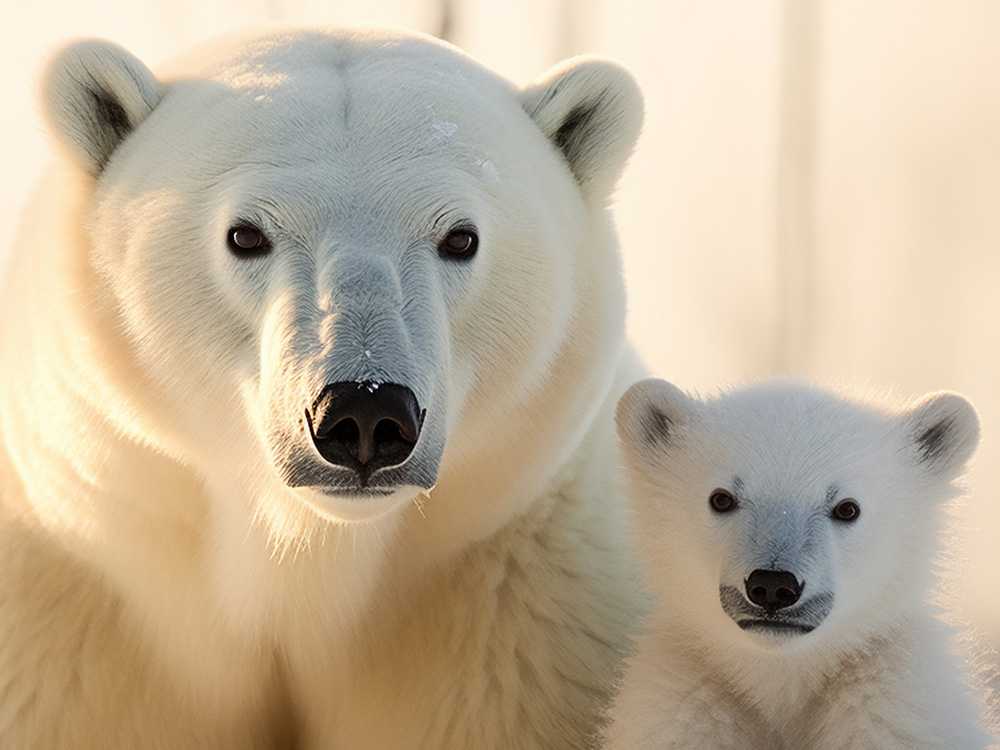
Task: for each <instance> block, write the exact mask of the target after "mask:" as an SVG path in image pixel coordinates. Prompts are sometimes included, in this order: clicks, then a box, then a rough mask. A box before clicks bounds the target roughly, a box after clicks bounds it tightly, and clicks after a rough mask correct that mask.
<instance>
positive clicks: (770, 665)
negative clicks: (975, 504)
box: [606, 380, 995, 750]
mask: <svg viewBox="0 0 1000 750" xmlns="http://www.w3.org/2000/svg"><path fill="white" fill-rule="evenodd" d="M617 421H618V425H619V432H620V435H621V438H622V444H623V451H624V454H625V465H626V467H627V484H628V487H629V495H630V499H631V501H632V510H633V513H634V524H633V525H634V529H635V531H634V533H635V538H636V540H637V543H638V548H639V554H640V558H641V561H642V563H643V573H644V578H645V581H646V584H647V587H648V589H649V591H650V592H651V593H652V594H653V595H654V598H655V604H654V607H653V610H652V612H651V613H650V615H649V616H648V618H647V619H646V622H645V626H644V627H643V632H642V635H641V636H640V637H639V640H638V645H637V649H636V653H635V654H634V655H633V656H632V657H630V659H629V667H628V670H627V672H626V675H625V677H624V679H623V683H622V687H621V692H620V694H619V695H618V697H617V698H616V702H615V707H614V710H613V712H612V717H613V721H612V724H611V726H610V727H609V729H608V732H607V738H608V740H607V745H606V747H607V749H608V750H687V749H688V748H702V749H703V750H874V749H875V748H878V749H879V750H944V749H945V748H955V749H956V750H957V749H958V748H962V749H963V750H977V749H978V750H983V749H984V748H986V747H989V746H990V743H991V742H992V741H995V740H993V739H992V738H991V737H990V736H989V734H988V732H987V731H986V726H987V720H986V718H985V717H984V707H983V705H982V701H981V700H980V698H981V696H978V695H976V694H975V691H974V688H975V687H976V686H975V685H974V678H973V677H972V674H971V672H972V670H971V669H970V665H969V664H968V663H966V661H965V659H964V657H963V655H962V654H960V653H959V652H958V644H957V640H956V636H957V635H958V634H957V633H956V631H955V630H954V629H953V628H951V627H949V626H947V625H946V624H945V623H944V622H943V621H942V620H941V619H939V614H940V612H939V611H938V609H937V607H936V606H935V605H934V604H932V603H931V601H930V596H929V592H930V591H931V589H932V588H933V586H932V584H933V581H932V578H931V574H932V570H933V568H934V566H935V562H936V558H937V556H938V554H939V553H940V549H941V534H942V526H943V516H944V514H943V512H942V507H943V506H944V505H945V504H946V502H947V501H948V500H949V499H951V498H953V497H954V496H955V495H956V494H957V489H956V487H955V486H954V484H953V482H954V480H956V478H957V477H959V476H960V475H961V473H962V472H963V470H964V467H965V464H966V462H967V461H968V459H969V457H970V456H971V454H972V452H973V450H974V449H975V446H976V444H977V442H978V435H979V424H978V418H977V416H976V413H975V411H974V410H973V408H972V406H971V405H969V403H968V402H967V401H965V400H964V399H963V398H962V397H960V396H957V395H956V394H950V393H942V394H934V395H932V396H928V397H927V398H925V399H923V400H922V401H920V402H918V403H916V404H912V405H907V406H906V407H905V408H899V407H896V406H894V405H888V404H885V403H883V402H879V401H875V402H870V401H859V400H855V399H853V398H849V397H846V396H841V395H838V394H833V393H830V392H826V391H822V390H819V389H815V388H812V387H809V386H806V385H803V384H798V383H791V382H785V381H775V382H769V383H764V384H758V385H755V386H750V387H746V388H742V389H735V390H733V391H730V392H726V393H724V394H721V395H719V396H717V397H713V398H709V399H706V400H704V401H703V400H699V399H695V398H692V397H690V396H687V395H686V394H684V393H682V392H681V391H680V390H679V389H677V388H675V387H674V386H672V385H670V384H668V383H665V382H664V381H657V380H646V381H642V382H640V383H637V384H636V385H634V386H633V387H632V388H631V389H630V390H629V391H628V392H626V394H625V395H624V396H623V398H622V400H621V402H620V404H619V407H618V413H617Z"/></svg>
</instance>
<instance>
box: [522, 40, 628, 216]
mask: <svg viewBox="0 0 1000 750" xmlns="http://www.w3.org/2000/svg"><path fill="white" fill-rule="evenodd" d="M521 104H522V106H523V107H524V111H525V112H527V113H528V115H529V116H530V117H531V119H533V120H534V121H535V123H536V124H537V125H538V127H539V128H540V129H541V131H542V132H543V133H544V134H545V137H546V138H548V139H549V140H550V141H552V143H553V144H554V145H555V146H556V148H558V149H559V151H560V152H561V153H562V154H563V156H564V157H565V158H566V161H567V163H568V164H569V168H570V169H571V170H572V172H573V175H574V176H575V177H576V180H577V182H578V183H579V184H580V187H581V189H582V191H583V194H584V196H585V197H586V198H587V199H588V200H590V199H596V200H605V199H607V197H608V196H609V195H610V194H611V190H612V189H613V188H614V186H615V182H617V180H618V177H619V176H620V175H621V172H622V169H623V168H624V167H625V162H626V161H627V160H628V156H629V154H630V153H632V149H633V148H634V147H635V142H636V140H638V138H639V130H640V128H641V127H642V94H641V93H640V92H639V86H638V84H637V83H636V82H635V79H634V78H633V77H632V74H631V73H629V72H628V71H627V70H626V69H625V68H623V67H622V66H621V65H619V64H618V63H616V62H614V61H612V60H608V59H604V58H599V57H574V58H571V59H569V60H566V61H564V62H562V63H560V64H559V65H557V66H556V67H554V68H552V69H551V70H549V71H548V72H547V73H545V74H544V75H542V76H541V77H540V78H538V79H537V80H535V81H534V82H533V83H532V84H531V85H529V86H528V87H527V88H525V89H524V91H523V92H522V94H521Z"/></svg>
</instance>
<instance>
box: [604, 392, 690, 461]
mask: <svg viewBox="0 0 1000 750" xmlns="http://www.w3.org/2000/svg"><path fill="white" fill-rule="evenodd" d="M698 403H699V402H698V401H696V400H695V399H693V398H691V397H690V396H688V395H687V394H686V393H684V391H682V390H681V389H680V388H678V387H677V386H675V385H673V384H672V383H668V382H667V381H665V380H659V379H657V378H648V379H646V380H640V381H639V382H638V383H635V384H634V385H632V387H630V388H629V389H628V390H627V391H625V393H624V395H623V396H622V397H621V398H620V399H619V401H618V407H617V408H616V409H615V424H616V425H617V427H618V437H619V438H620V439H621V441H622V445H623V446H624V447H625V449H626V450H627V451H632V452H635V453H638V454H640V455H643V456H647V457H655V456H657V455H659V454H661V453H663V452H664V451H666V450H669V449H671V448H673V447H675V446H677V445H678V444H680V443H681V442H682V441H683V440H684V437H685V435H686V433H687V430H688V427H689V426H690V424H691V421H692V419H693V418H694V416H695V413H696V409H697V407H698Z"/></svg>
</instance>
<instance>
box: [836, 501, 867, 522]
mask: <svg viewBox="0 0 1000 750" xmlns="http://www.w3.org/2000/svg"><path fill="white" fill-rule="evenodd" d="M860 515H861V506H860V505H858V503H857V501H855V500H852V499H851V498H847V499H846V500H841V501H840V502H839V503H837V504H836V505H834V506H833V510H831V511H830V518H832V519H833V520H834V521H844V522H845V523H850V522H851V521H857V520H858V516H860Z"/></svg>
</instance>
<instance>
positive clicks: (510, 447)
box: [0, 27, 642, 750]
mask: <svg viewBox="0 0 1000 750" xmlns="http://www.w3.org/2000/svg"><path fill="white" fill-rule="evenodd" d="M43 100H44V108H43V110H44V114H45V118H46V121H47V123H48V125H49V127H50V128H51V130H52V132H53V133H54V135H55V140H56V142H57V144H58V147H59V153H60V156H61V159H60V163H59V167H58V169H57V170H56V171H55V172H54V173H53V174H52V175H51V176H50V177H49V178H48V179H47V181H46V183H45V184H44V186H43V188H42V189H41V191H40V192H39V194H38V196H37V198H36V200H35V201H34V203H33V204H32V207H31V209H30V210H29V214H28V216H27V219H26V223H25V226H24V227H23V229H22V232H21V234H20V237H19V239H18V240H17V242H16V246H15V250H14V258H13V261H12V265H11V268H10V269H9V271H8V274H7V279H6V286H5V289H4V295H3V314H2V321H0V439H2V445H0V498H2V514H0V515H2V520H0V592H2V594H0V696H2V697H0V746H3V747H5V748H15V747H16V748H21V749H22V750H28V749H30V748H54V747H67V748H68V747H72V748H102V749H106V748H129V750H137V749H141V748H170V749H171V750H182V749H187V748H212V750H225V749H226V748H240V749H241V750H247V749H248V748H279V747H280V748H290V747H295V748H297V749H298V750H303V749H313V748H315V749H319V748H337V749H338V750H345V749H351V748H364V749H365V750H377V749H378V748H392V749H393V750H399V749H401V748H403V749H405V748H429V749H433V750H446V749H447V748H455V749H456V750H457V749H459V748H460V749H461V750H468V749H469V748H477V750H482V749H488V748H517V749H518V750H523V749H524V748H532V747H537V748H579V747H583V746H584V745H585V744H586V743H587V742H588V741H589V740H590V738H591V737H592V736H593V734H594V733H595V732H596V729H597V723H598V721H599V719H600V716H601V715H602V712H603V710H604V708H605V703H606V701H608V700H609V699H610V695H611V692H612V690H613V681H614V676H615V674H616V670H617V669H618V668H619V665H620V663H621V659H622V656H623V653H624V650H625V648H626V644H627V642H628V632H629V628H630V627H631V624H632V621H633V617H634V615H635V612H636V610H637V607H638V606H639V602H640V597H639V594H638V592H637V591H634V590H633V588H637V587H634V586H633V585H632V583H631V581H632V580H633V572H632V568H631V566H630V563H629V559H628V555H627V554H626V553H625V552H624V550H625V548H626V546H627V541H626V539H627V536H626V531H625V525H624V520H623V511H622V506H623V503H622V502H621V501H620V500H619V499H618V497H617V495H616V491H615V464H616V459H615V455H616V438H615V433H614V424H613V412H614V404H615V402H616V400H617V397H618V396H619V395H620V393H621V392H622V391H624V390H625V388H626V387H627V386H628V384H629V383H630V382H632V381H633V380H634V379H635V377H636V373H637V364H636V361H635V359H634V357H633V355H632V354H631V353H630V351H629V350H628V349H627V347H626V345H625V344H624V343H623V338H624V336H623V329H624V301H623V298H624V292H623V283H622V278H621V273H620V258H619V254H618V250H617V243H616V240H615V236H614V231H613V226H612V222H611V218H610V213H609V207H608V204H609V203H610V194H611V191H612V190H613V187H614V184H615V182H616V180H617V177H618V175H619V173H620V172H621V170H622V169H623V167H624V164H625V162H626V160H627V158H628V155H629V153H630V151H631V150H632V148H633V146H634V143H635V141H636V138H637V136H638V131H639V127H640V121H641V114H642V104H641V96H640V93H639V90H638V87H637V85H636V83H635V82H634V80H633V78H632V77H631V75H630V74H628V73H627V72H626V71H625V70H624V69H623V68H622V67H620V66H619V65H618V64H617V63H613V62H611V61H608V60H604V59H599V58H575V59H572V60H570V61H567V62H565V63H564V64H562V65H560V66H558V67H556V68H554V69H553V70H551V71H550V72H548V73H547V74H545V75H543V76H542V77H540V78H539V79H538V80H536V81H535V82H533V83H531V84H530V85H528V86H527V87H524V88H518V87H516V86H514V85H513V84H511V83H509V82H508V81H506V80H504V79H502V78H501V77H499V76H497V75H496V74H494V73H492V72H490V71H488V70H486V69H484V68H483V67H482V66H481V65H479V64H478V63H476V62H475V61H473V60H472V59H470V58H469V57H467V56H466V55H464V54H463V53H461V52H460V51H458V50H456V49H454V48H453V47H451V46H449V45H447V44H444V43H441V42H438V41H435V40H433V39H431V38H428V37H424V36H420V35H416V34H411V33H407V32H397V31H390V30H378V29H369V28H353V27H352V28H343V29H290V28H280V29H265V30H256V31H253V32H247V33H242V34H238V35H235V36H231V37H226V38H224V39H221V40H216V41H214V42H211V43H208V44H207V45H205V46H203V47H201V48H197V49H195V50H193V51H191V52H189V53H186V54H183V55H182V56H181V57H179V58H177V59H176V60H175V61H173V62H172V63H168V64H167V65H166V66H165V67H164V68H163V69H161V70H158V72H157V74H156V75H154V74H153V73H152V72H151V71H150V70H149V69H148V68H147V67H146V66H145V65H144V64H143V63H142V62H140V61H139V60H138V59H136V58H135V57H134V56H133V55H132V54H130V53H129V52H127V51H125V50H123V49H121V48H119V47H117V46H115V45H113V44H111V43H109V42H105V41H98V40H89V41H81V42H77V43H74V44H72V45H71V46H69V47H67V48H66V49H65V50H64V51H62V52H61V53H60V54H59V55H58V56H57V57H56V58H55V59H54V61H53V62H52V63H51V65H50V66H49V68H48V69H47V71H46V73H45V75H44V78H43Z"/></svg>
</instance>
